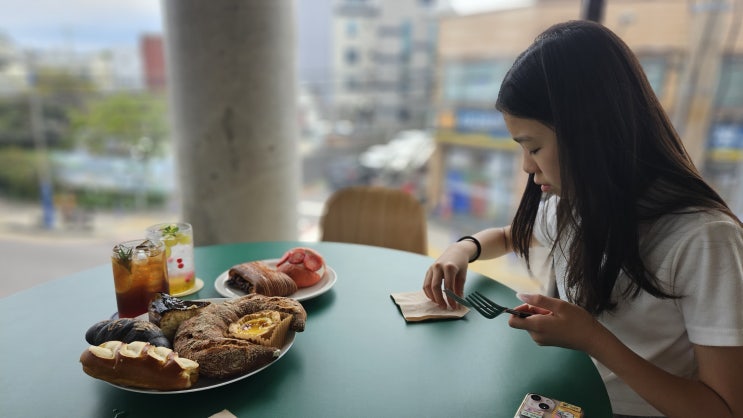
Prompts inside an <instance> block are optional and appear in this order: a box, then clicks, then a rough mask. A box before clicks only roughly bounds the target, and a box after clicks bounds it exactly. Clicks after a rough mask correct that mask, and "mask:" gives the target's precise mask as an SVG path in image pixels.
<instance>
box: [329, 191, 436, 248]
mask: <svg viewBox="0 0 743 418" xmlns="http://www.w3.org/2000/svg"><path fill="white" fill-rule="evenodd" d="M320 228H321V240H322V241H335V242H350V243H356V244H366V245H375V246H378V247H386V248H394V249H398V250H403V251H410V252H414V253H418V254H424V255H425V254H427V253H428V236H427V230H426V228H427V226H426V214H425V211H424V209H423V206H422V205H421V204H420V202H418V201H417V200H416V199H415V197H413V196H411V195H410V194H408V193H406V192H404V191H402V190H399V189H391V188H386V187H377V186H351V187H347V188H344V189H340V190H338V191H337V192H335V193H334V194H332V195H331V196H330V197H329V198H328V200H327V202H326V203H325V210H324V213H323V215H322V218H321V219H320Z"/></svg>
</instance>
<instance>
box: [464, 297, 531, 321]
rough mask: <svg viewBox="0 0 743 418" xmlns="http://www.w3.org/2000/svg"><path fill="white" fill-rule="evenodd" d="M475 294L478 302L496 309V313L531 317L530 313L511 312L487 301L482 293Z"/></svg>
mask: <svg viewBox="0 0 743 418" xmlns="http://www.w3.org/2000/svg"><path fill="white" fill-rule="evenodd" d="M475 294H476V295H477V296H478V297H479V298H480V300H481V301H482V302H483V303H485V304H487V305H488V306H490V307H492V308H493V309H497V310H498V311H500V313H503V312H508V313H510V314H513V315H516V316H519V317H521V318H526V317H527V316H531V315H532V314H531V313H530V312H523V311H516V310H513V309H511V308H508V307H505V306H502V305H499V304H497V303H495V302H493V301H492V300H490V299H488V298H487V297H485V296H484V295H483V294H482V293H480V292H478V291H475Z"/></svg>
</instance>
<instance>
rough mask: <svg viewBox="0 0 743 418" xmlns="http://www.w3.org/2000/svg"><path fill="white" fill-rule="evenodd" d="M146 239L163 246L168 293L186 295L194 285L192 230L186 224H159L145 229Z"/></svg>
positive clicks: (189, 225)
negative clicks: (168, 286) (155, 241)
mask: <svg viewBox="0 0 743 418" xmlns="http://www.w3.org/2000/svg"><path fill="white" fill-rule="evenodd" d="M147 238H149V239H151V240H159V241H160V242H162V243H163V244H164V245H165V257H166V261H167V265H168V280H169V282H170V292H171V294H173V295H179V294H183V293H186V292H188V291H190V290H191V289H193V288H194V286H195V285H196V271H195V269H194V256H193V228H192V227H191V224H189V223H186V222H175V223H161V224H156V225H152V226H150V227H148V228H147Z"/></svg>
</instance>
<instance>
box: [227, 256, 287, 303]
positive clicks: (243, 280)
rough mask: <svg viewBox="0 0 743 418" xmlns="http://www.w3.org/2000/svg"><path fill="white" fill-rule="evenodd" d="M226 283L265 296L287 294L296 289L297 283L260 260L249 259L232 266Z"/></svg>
mask: <svg viewBox="0 0 743 418" xmlns="http://www.w3.org/2000/svg"><path fill="white" fill-rule="evenodd" d="M228 276H229V278H228V279H227V281H226V284H227V285H228V286H230V287H234V288H236V289H239V290H242V291H243V292H245V293H248V294H250V293H258V294H261V295H266V296H289V295H291V294H292V293H294V292H296V291H297V284H296V283H295V282H294V280H292V278H291V277H289V276H288V275H287V274H286V273H282V272H280V271H278V270H277V269H275V268H272V267H270V266H269V265H267V264H266V263H263V262H261V261H250V262H247V263H242V264H238V265H236V266H233V267H232V268H231V269H230V271H229V272H228Z"/></svg>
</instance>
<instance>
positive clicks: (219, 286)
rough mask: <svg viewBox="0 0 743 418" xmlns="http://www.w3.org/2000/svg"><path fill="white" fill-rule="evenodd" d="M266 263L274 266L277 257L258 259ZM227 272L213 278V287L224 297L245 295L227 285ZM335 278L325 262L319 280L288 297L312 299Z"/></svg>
mask: <svg viewBox="0 0 743 418" xmlns="http://www.w3.org/2000/svg"><path fill="white" fill-rule="evenodd" d="M260 261H262V262H264V263H266V264H268V265H269V266H271V267H276V263H278V262H279V259H278V258H272V259H269V260H260ZM229 273H230V270H229V269H228V270H225V271H223V272H222V274H220V275H219V276H217V279H216V280H214V289H215V290H216V291H217V293H219V294H220V295H222V296H224V297H226V298H237V297H240V296H245V295H246V294H247V293H245V292H242V291H240V290H238V289H233V288H231V287H229V286H227V279H229ZM336 280H338V275H337V274H335V270H333V269H332V268H331V267H330V266H328V265H327V264H326V265H325V272H324V273H323V275H322V278H321V279H320V281H319V282H317V283H316V284H315V285H313V286H310V287H304V288H302V289H299V290H297V291H296V292H294V293H292V294H291V295H289V296H288V297H290V298H292V299H295V300H297V301H300V302H301V301H303V300H307V299H312V298H314V297H317V296H320V295H322V294H323V293H325V292H327V291H328V290H330V289H331V288H332V287H333V285H335V282H336Z"/></svg>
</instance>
